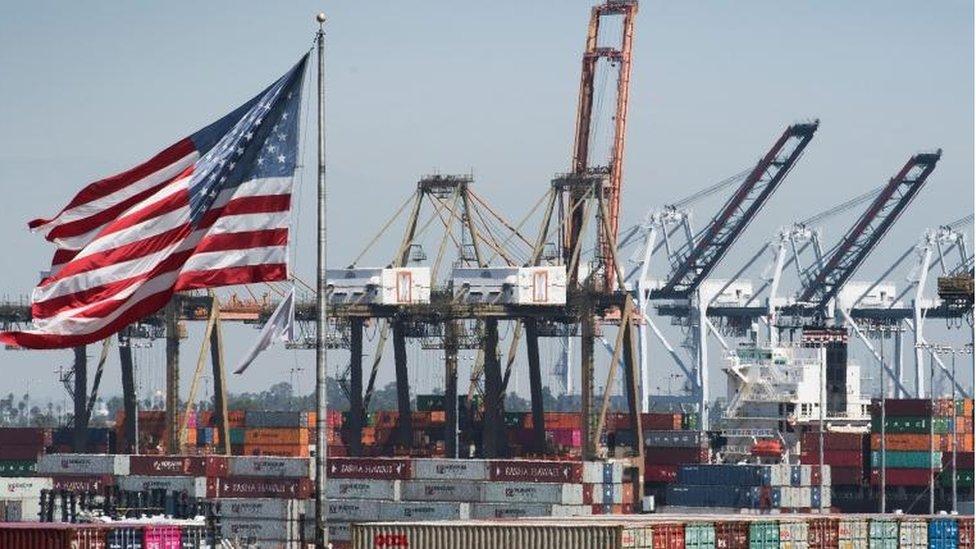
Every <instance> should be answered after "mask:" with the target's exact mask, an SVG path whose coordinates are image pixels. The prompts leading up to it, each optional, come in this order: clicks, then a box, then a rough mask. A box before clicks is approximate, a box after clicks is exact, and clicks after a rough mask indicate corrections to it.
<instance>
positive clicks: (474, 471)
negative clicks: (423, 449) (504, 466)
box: [412, 459, 490, 480]
mask: <svg viewBox="0 0 976 549" xmlns="http://www.w3.org/2000/svg"><path fill="white" fill-rule="evenodd" d="M489 463H490V462H489V461H488V460H480V459H471V460H467V459H465V460H460V459H416V460H414V461H413V463H412V465H413V467H412V471H413V478H414V479H429V480H488V478H489V476H490V473H489Z"/></svg>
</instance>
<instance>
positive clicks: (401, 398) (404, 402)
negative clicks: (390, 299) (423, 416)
mask: <svg viewBox="0 0 976 549" xmlns="http://www.w3.org/2000/svg"><path fill="white" fill-rule="evenodd" d="M393 362H394V365H395V367H396V390H397V412H399V413H398V414H397V442H398V443H399V444H400V445H401V446H406V447H408V448H409V447H410V446H411V443H412V442H413V441H412V440H411V436H412V433H413V426H412V417H411V416H410V380H409V379H408V377H407V337H406V334H405V329H404V326H403V321H400V320H397V321H394V323H393Z"/></svg>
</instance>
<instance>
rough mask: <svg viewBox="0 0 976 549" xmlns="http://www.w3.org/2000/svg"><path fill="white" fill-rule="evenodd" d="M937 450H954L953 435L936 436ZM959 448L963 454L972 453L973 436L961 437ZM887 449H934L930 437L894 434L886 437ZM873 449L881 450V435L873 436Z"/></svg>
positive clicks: (907, 450) (918, 450) (920, 450)
mask: <svg viewBox="0 0 976 549" xmlns="http://www.w3.org/2000/svg"><path fill="white" fill-rule="evenodd" d="M933 438H935V450H936V451H937V452H949V451H951V450H952V435H935V437H933ZM958 443H959V448H958V450H959V451H961V452H971V451H972V447H973V435H959V438H958ZM885 447H886V448H887V449H888V450H891V451H895V452H927V451H929V450H930V449H931V448H932V442H931V439H930V438H929V435H924V434H922V435H920V434H910V433H897V434H896V433H892V434H886V435H885ZM871 449H872V450H880V449H881V434H880V433H874V434H872V435H871Z"/></svg>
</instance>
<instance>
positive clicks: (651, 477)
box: [644, 463, 678, 483]
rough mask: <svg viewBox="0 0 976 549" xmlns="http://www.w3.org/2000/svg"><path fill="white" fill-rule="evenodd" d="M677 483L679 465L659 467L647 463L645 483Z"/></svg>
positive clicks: (645, 466)
mask: <svg viewBox="0 0 976 549" xmlns="http://www.w3.org/2000/svg"><path fill="white" fill-rule="evenodd" d="M677 481H678V466H677V465H657V464H653V463H645V465H644V482H667V483H674V482H677Z"/></svg>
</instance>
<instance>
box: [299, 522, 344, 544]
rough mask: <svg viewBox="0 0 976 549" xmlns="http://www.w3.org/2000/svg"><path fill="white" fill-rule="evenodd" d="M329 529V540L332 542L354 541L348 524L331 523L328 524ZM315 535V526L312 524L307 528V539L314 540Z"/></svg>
mask: <svg viewBox="0 0 976 549" xmlns="http://www.w3.org/2000/svg"><path fill="white" fill-rule="evenodd" d="M327 527H328V529H329V540H330V541H350V540H351V539H352V528H351V525H350V524H349V523H348V522H330V523H328V524H327ZM314 533H315V525H314V524H311V525H309V526H306V527H305V534H306V537H305V539H307V540H312V539H314V538H313V537H312V535H309V534H314Z"/></svg>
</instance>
